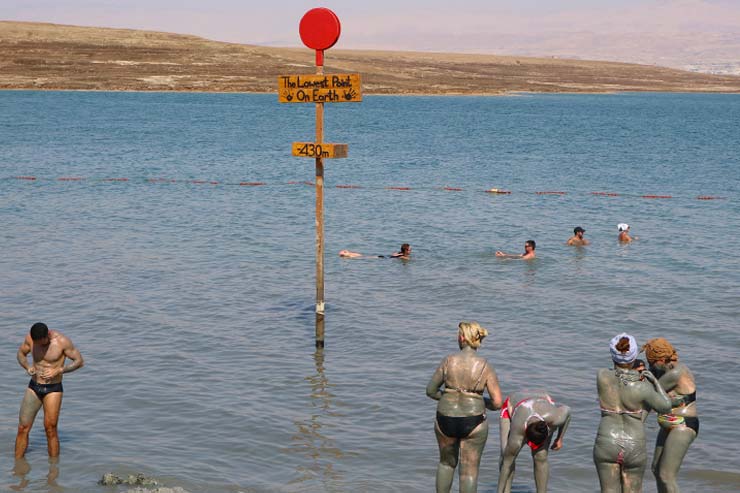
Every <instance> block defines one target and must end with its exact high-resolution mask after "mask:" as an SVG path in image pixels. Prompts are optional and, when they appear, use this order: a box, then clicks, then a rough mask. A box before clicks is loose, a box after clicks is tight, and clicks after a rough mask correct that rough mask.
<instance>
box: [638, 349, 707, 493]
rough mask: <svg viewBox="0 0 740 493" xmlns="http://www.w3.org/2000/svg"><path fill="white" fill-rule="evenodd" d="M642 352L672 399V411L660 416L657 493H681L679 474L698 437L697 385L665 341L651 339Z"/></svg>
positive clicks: (655, 466) (655, 463)
mask: <svg viewBox="0 0 740 493" xmlns="http://www.w3.org/2000/svg"><path fill="white" fill-rule="evenodd" d="M642 349H643V350H644V351H645V356H646V357H647V360H648V364H649V365H650V369H651V370H652V371H653V372H654V373H655V376H657V377H658V381H659V382H660V385H661V386H662V387H663V389H664V390H665V391H666V392H668V396H669V397H670V398H671V407H672V409H671V411H670V413H668V414H661V415H659V416H658V424H659V425H660V432H659V433H658V439H657V440H656V442H655V453H654V454H653V467H652V469H653V474H654V475H655V481H656V483H657V484H658V493H675V492H678V491H679V490H678V482H677V481H676V478H677V476H678V470H679V468H680V467H681V462H683V458H684V456H685V455H686V452H687V451H688V449H689V445H691V443H692V442H693V441H694V439H695V438H696V435H697V434H698V433H699V418H698V417H697V415H698V413H697V411H696V383H695V382H694V375H692V374H691V371H689V369H688V367H687V366H686V365H684V364H683V363H679V362H678V354H677V353H676V350H675V349H673V346H672V345H671V343H669V342H668V341H667V340H665V339H663V338H662V337H658V338H656V339H650V340H649V341H648V342H647V343H646V344H645V345H644V346H643V347H642Z"/></svg>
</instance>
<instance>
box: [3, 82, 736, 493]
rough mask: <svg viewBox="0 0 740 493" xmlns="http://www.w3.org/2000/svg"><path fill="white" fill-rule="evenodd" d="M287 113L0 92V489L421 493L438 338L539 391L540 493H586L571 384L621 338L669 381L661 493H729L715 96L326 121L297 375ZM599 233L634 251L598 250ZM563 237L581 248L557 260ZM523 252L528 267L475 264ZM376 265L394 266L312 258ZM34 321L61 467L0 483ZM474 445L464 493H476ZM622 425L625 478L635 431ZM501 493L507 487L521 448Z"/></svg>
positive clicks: (195, 99) (34, 436) (39, 436)
mask: <svg viewBox="0 0 740 493" xmlns="http://www.w3.org/2000/svg"><path fill="white" fill-rule="evenodd" d="M313 111H314V110H313V107H312V106H311V105H280V104H278V103H277V97H276V96H275V95H216V94H125V93H81V92H64V93H62V92H0V166H1V168H0V170H1V171H0V223H1V224H2V235H1V236H0V238H1V240H0V241H1V242H0V246H1V248H2V255H1V256H0V286H1V289H2V291H1V295H0V325H1V326H2V330H1V331H0V345H1V347H0V374H2V379H0V473H1V474H2V475H1V476H0V490H2V491H10V490H16V489H17V490H21V491H28V492H36V491H75V492H76V491H81V492H104V491H106V492H109V491H111V489H108V488H104V487H102V486H98V485H97V484H96V482H97V481H98V479H100V477H101V476H102V474H103V473H106V472H114V473H116V474H119V475H124V474H129V473H143V474H146V475H148V476H152V477H154V478H156V479H157V480H158V481H159V482H161V483H162V484H164V485H165V486H170V487H181V488H184V489H185V490H187V491H189V492H214V493H220V492H234V493H236V492H324V491H329V492H349V491H352V492H355V491H368V492H428V491H432V490H433V487H434V474H435V468H436V464H437V449H436V441H435V439H434V433H433V419H434V414H435V405H436V403H435V402H434V401H432V400H431V399H428V398H427V397H426V396H425V393H424V388H425V386H426V384H427V381H428V379H429V378H430V376H431V374H432V372H433V371H434V369H435V368H436V366H437V364H438V363H439V361H440V360H441V359H442V358H443V357H444V356H445V355H446V354H448V353H450V352H453V351H455V350H456V349H457V348H456V326H457V323H458V322H459V321H460V320H465V319H472V320H477V321H479V322H480V323H481V324H482V325H484V326H485V327H488V328H489V330H490V333H491V335H490V337H489V338H488V339H486V341H485V342H484V344H483V347H482V348H481V350H480V352H481V354H482V355H484V356H485V357H486V358H488V360H489V361H490V362H491V363H492V364H493V366H494V367H495V368H496V370H497V372H498V375H499V379H500V381H501V386H502V390H503V391H504V392H505V393H509V392H512V391H514V390H517V389H522V388H544V389H548V390H549V391H550V392H551V393H552V395H553V396H554V397H555V399H556V400H558V401H561V402H563V403H565V404H568V405H569V406H571V408H572V409H573V413H574V416H573V421H572V424H571V427H570V429H569V430H568V433H567V435H566V437H565V446H564V448H563V450H562V451H560V452H557V453H552V454H551V482H550V484H551V491H554V492H571V491H585V492H590V491H596V490H597V489H598V479H597V475H596V471H595V468H594V466H593V463H592V459H591V450H592V445H593V441H594V437H595V433H596V428H597V424H598V421H599V412H598V404H597V400H596V388H595V387H596V385H595V375H596V370H597V369H598V368H601V367H607V366H610V364H611V362H610V358H609V350H608V341H609V339H610V338H611V337H612V336H614V335H615V334H617V333H619V332H621V331H628V332H630V333H632V334H634V335H635V336H636V337H637V338H638V341H639V342H644V341H645V340H646V339H647V338H649V337H655V336H664V337H667V338H668V339H669V340H670V341H672V342H673V343H674V345H675V346H676V347H677V349H678V351H679V354H680V357H681V359H682V361H684V362H685V363H686V364H688V366H689V367H690V368H691V369H692V371H693V372H694V374H695V375H696V379H697V385H698V405H699V410H700V413H701V414H700V415H701V432H700V435H699V438H698V439H697V441H696V442H694V444H693V445H692V447H691V448H690V450H689V453H688V456H687V457H686V460H685V462H684V466H683V468H682V470H681V475H680V484H681V485H682V487H683V489H684V491H689V492H691V491H712V492H731V491H738V490H739V489H740V460H738V458H739V457H740V428H738V426H737V417H736V416H735V413H736V412H737V403H738V395H740V380H739V378H738V376H739V373H740V372H739V371H738V370H739V366H738V356H739V355H740V327H739V325H738V320H739V315H740V253H738V252H739V250H738V245H739V244H740V205H739V204H740V188H739V186H738V185H739V183H740V172H739V171H738V169H739V168H738V167H739V165H740V157H739V156H740V96H737V95H673V94H670V95H669V94H620V95H581V96H575V95H548V96H531V95H522V96H518V97H502V98H478V97H431V98H425V97H372V96H370V97H366V98H365V101H364V102H362V103H360V104H355V105H332V106H327V111H326V140H327V141H329V142H346V143H348V144H349V149H350V157H349V158H347V159H342V160H333V161H329V162H328V163H327V166H326V168H327V169H326V184H327V189H326V250H327V255H326V299H327V314H326V349H325V351H324V352H323V353H315V352H314V339H313V337H314V329H315V327H314V315H313V304H314V247H315V246H314V245H315V244H314V216H313V214H314V213H313V208H314V190H313V188H312V187H310V186H307V185H304V184H288V182H303V181H312V180H313V161H312V160H310V159H299V158H293V157H291V156H290V143H291V142H293V141H301V140H303V141H309V140H312V136H313V125H314V113H313ZM27 175H33V176H36V177H37V178H38V179H37V180H35V181H28V180H18V179H14V178H13V177H15V176H27ZM60 177H84V178H85V180H80V181H59V180H57V178H60ZM109 178H128V180H129V181H126V182H116V181H103V180H105V179H109ZM150 179H167V180H177V182H175V183H169V182H156V183H152V182H150V181H148V180H150ZM196 180H197V181H200V180H206V181H218V182H221V183H220V184H217V185H212V184H199V183H192V181H196ZM242 181H261V182H265V183H266V185H265V186H259V187H247V186H238V185H235V184H238V183H239V182H242ZM347 184H352V185H358V186H362V187H363V188H360V189H344V188H336V185H347ZM445 186H449V187H459V188H462V189H463V191H443V190H441V188H442V187H445ZM385 187H411V190H409V191H398V190H387V189H385ZM492 187H496V188H503V189H507V190H511V191H512V192H513V193H512V194H511V195H492V194H486V193H483V192H482V190H485V189H488V188H492ZM538 191H564V192H567V195H538V194H536V193H535V192H538ZM591 192H612V193H618V194H620V196H618V197H608V196H598V195H592V194H591ZM641 195H671V196H673V198H672V199H646V198H641V197H640V196H641ZM698 195H710V196H719V197H724V199H722V200H697V199H696V197H697V196H698ZM620 222H626V223H629V224H630V225H631V226H632V232H633V234H635V235H637V236H638V237H639V238H640V239H639V241H637V242H635V243H633V244H631V245H629V246H620V245H619V244H618V243H617V241H616V237H617V228H616V225H617V223H620ZM578 225H580V226H583V227H584V228H585V229H586V230H587V232H586V237H588V238H590V239H591V240H592V245H591V246H589V247H587V248H582V249H576V248H569V247H566V246H565V245H564V242H565V240H566V239H567V238H568V237H569V236H570V234H571V232H572V230H573V227H575V226H578ZM527 239H535V240H536V241H537V254H538V258H537V260H536V261H533V262H523V261H518V260H508V261H507V260H501V259H497V258H496V257H495V256H494V251H495V250H506V251H510V252H516V253H519V252H521V251H523V243H524V241H525V240H527ZM402 242H409V243H411V245H412V246H413V250H414V254H413V259H412V260H410V261H408V262H404V261H397V260H387V259H375V260H343V259H340V258H339V257H338V256H337V255H336V252H338V251H339V250H341V249H343V248H349V249H353V250H359V251H362V252H366V253H373V254H387V253H391V252H393V251H395V250H396V249H397V248H398V246H399V245H400V243H402ZM36 321H45V322H47V323H48V324H49V326H50V327H52V328H54V329H58V330H61V331H62V332H64V333H65V334H66V335H68V336H69V337H70V338H71V339H72V340H73V341H74V342H75V343H76V345H77V346H78V348H79V349H80V351H81V352H82V354H83V355H84V357H85V361H86V365H85V368H83V369H82V370H80V371H79V372H77V373H74V374H72V375H68V376H67V377H65V380H64V385H65V395H64V406H63V411H62V415H61V421H60V436H61V445H62V456H61V460H60V462H59V464H58V465H52V466H50V465H49V463H48V461H47V457H46V440H45V436H44V433H43V425H42V421H41V419H40V418H39V419H37V422H36V426H35V428H34V429H33V430H32V432H31V439H30V443H31V445H30V448H29V451H28V454H27V458H28V464H29V465H30V471H28V472H27V473H26V474H14V473H13V468H14V463H13V458H12V447H13V440H14V438H15V433H16V426H17V414H18V407H19V404H20V401H21V397H22V395H23V392H24V387H25V386H26V384H27V382H28V377H27V376H26V375H25V374H24V372H23V371H22V369H21V368H20V367H19V366H18V364H17V362H16V351H17V348H18V346H19V344H20V343H21V341H22V339H23V337H24V336H25V334H26V333H27V331H28V329H29V327H30V325H31V324H32V323H34V322H36ZM491 417H493V415H491ZM491 425H492V426H491V434H490V436H489V441H488V447H487V448H486V451H485V453H484V457H483V461H482V465H481V476H480V482H479V491H482V492H492V491H495V488H496V480H497V476H498V474H497V461H498V453H499V452H498V425H497V420H495V419H491ZM647 427H648V436H649V440H650V443H649V450H650V455H652V445H653V440H654V437H655V434H656V433H657V425H656V424H655V417H654V415H653V416H651V417H650V418H649V419H648V425H647ZM49 475H50V478H51V479H50V478H49V477H48V476H49ZM49 483H51V485H50V484H49ZM515 486H516V491H518V492H520V493H521V492H529V491H533V489H534V483H533V479H532V474H531V460H530V458H529V454H527V453H526V452H523V453H522V454H521V456H520V458H519V468H518V469H517V476H516V482H515ZM455 488H457V486H455ZM123 489H125V488H122V489H121V491H122V490H123ZM645 491H647V492H654V491H655V486H654V482H653V478H652V474H651V473H650V472H649V471H648V472H646V475H645Z"/></svg>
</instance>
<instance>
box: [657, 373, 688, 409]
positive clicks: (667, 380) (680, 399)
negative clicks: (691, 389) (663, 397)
mask: <svg viewBox="0 0 740 493" xmlns="http://www.w3.org/2000/svg"><path fill="white" fill-rule="evenodd" d="M680 378H681V368H680V367H679V368H671V369H670V370H668V371H667V372H665V373H664V374H663V375H661V376H660V378H659V379H658V382H660V385H661V387H663V389H664V390H665V391H666V392H670V391H671V390H674V389H675V388H676V387H677V386H678V381H679V380H680ZM669 397H670V396H669ZM670 398H671V406H672V407H678V406H683V405H685V404H687V403H688V396H685V395H678V396H675V397H670Z"/></svg>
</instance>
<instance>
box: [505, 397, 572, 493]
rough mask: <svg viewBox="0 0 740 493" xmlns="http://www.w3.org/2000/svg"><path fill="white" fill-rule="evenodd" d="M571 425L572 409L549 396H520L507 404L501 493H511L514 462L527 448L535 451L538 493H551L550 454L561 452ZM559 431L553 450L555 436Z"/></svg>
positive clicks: (506, 402)
mask: <svg viewBox="0 0 740 493" xmlns="http://www.w3.org/2000/svg"><path fill="white" fill-rule="evenodd" d="M569 423H570V408H569V407H568V406H561V405H557V404H555V402H554V401H553V400H552V398H551V397H550V396H549V395H548V394H547V393H545V392H525V393H522V392H518V393H515V394H512V395H510V396H509V397H507V398H506V400H505V401H504V405H503V407H502V408H501V415H500V417H499V424H500V431H501V455H500V456H499V478H498V493H511V485H512V482H513V481H514V462H515V461H516V458H517V456H518V455H519V452H520V451H521V450H522V448H523V447H524V446H525V445H529V448H531V449H532V461H533V462H534V482H535V485H536V487H537V493H545V492H546V491H547V480H548V479H549V476H550V471H549V467H548V463H547V451H548V449H549V448H552V450H560V449H561V448H562V447H563V436H564V435H565V430H567V429H568V424H569ZM555 430H557V431H558V435H557V437H556V438H555V442H554V443H553V444H552V447H550V442H551V441H552V437H553V433H554V432H555Z"/></svg>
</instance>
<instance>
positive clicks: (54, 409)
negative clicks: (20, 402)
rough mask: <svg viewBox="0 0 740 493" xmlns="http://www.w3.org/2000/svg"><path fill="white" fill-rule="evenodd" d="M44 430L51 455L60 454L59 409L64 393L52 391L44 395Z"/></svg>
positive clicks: (56, 455)
mask: <svg viewBox="0 0 740 493" xmlns="http://www.w3.org/2000/svg"><path fill="white" fill-rule="evenodd" d="M43 404H44V431H46V447H47V449H48V451H49V457H58V456H59V435H58V434H57V425H58V423H59V411H60V410H61V409H62V393H61V392H52V393H51V394H46V397H44V402H43Z"/></svg>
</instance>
